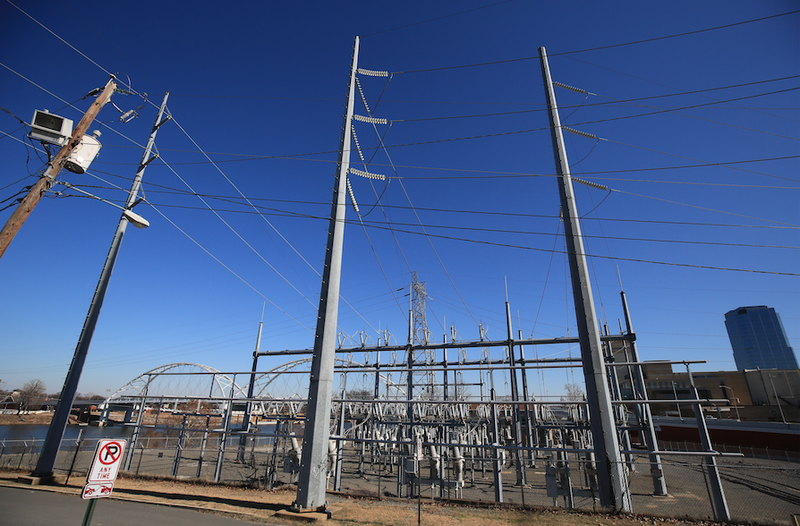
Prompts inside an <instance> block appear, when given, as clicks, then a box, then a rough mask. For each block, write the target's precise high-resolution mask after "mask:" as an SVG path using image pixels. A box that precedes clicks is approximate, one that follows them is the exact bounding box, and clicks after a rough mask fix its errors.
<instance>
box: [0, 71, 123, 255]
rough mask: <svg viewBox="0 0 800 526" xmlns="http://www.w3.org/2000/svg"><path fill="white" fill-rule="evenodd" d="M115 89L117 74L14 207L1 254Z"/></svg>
mask: <svg viewBox="0 0 800 526" xmlns="http://www.w3.org/2000/svg"><path fill="white" fill-rule="evenodd" d="M115 89H117V83H116V81H115V80H114V77H112V78H111V80H109V81H108V83H107V84H106V86H105V88H104V89H103V91H102V92H101V93H100V95H98V96H97V98H96V99H95V100H94V102H93V103H92V105H91V106H89V109H88V110H86V113H85V114H84V115H83V117H82V118H81V120H80V121H79V122H78V125H77V126H76V127H75V129H74V130H73V131H72V137H70V140H69V142H67V144H65V145H64V146H62V147H61V149H60V150H59V151H58V153H57V154H56V156H55V158H53V161H52V162H51V163H50V166H49V167H48V169H47V171H46V172H45V174H44V175H43V176H42V177H40V178H39V180H38V181H36V183H35V184H34V185H33V186H32V187H31V189H30V190H29V191H28V194H27V195H26V196H25V197H24V198H23V199H22V201H21V202H20V204H19V206H18V207H17V209H16V210H14V213H13V214H11V217H9V218H8V221H6V224H5V226H4V227H3V229H2V230H0V257H3V254H5V252H6V249H7V248H8V245H10V244H11V242H12V241H13V240H14V237H15V236H16V235H17V232H19V229H20V228H22V225H23V224H24V223H25V221H27V220H28V217H29V216H30V215H31V212H33V209H34V207H35V206H36V205H37V204H39V201H40V200H41V199H42V196H43V195H44V193H45V192H46V191H48V190H49V189H50V188H52V186H53V183H55V182H56V176H57V175H58V172H60V171H61V168H62V167H63V166H64V163H65V162H66V161H67V159H68V158H69V156H70V155H71V154H72V152H73V151H74V150H75V148H76V147H77V146H78V145H79V144H80V142H81V139H83V135H84V134H85V133H86V131H87V130H88V129H89V126H91V124H92V122H93V121H94V118H95V117H97V114H98V113H100V110H101V109H103V106H105V104H106V102H108V101H109V99H110V98H111V95H112V94H113V93H114V90H115Z"/></svg>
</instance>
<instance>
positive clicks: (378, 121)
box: [353, 113, 389, 124]
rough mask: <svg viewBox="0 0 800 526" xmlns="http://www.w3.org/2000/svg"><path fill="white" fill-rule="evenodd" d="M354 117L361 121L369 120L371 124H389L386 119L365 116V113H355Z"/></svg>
mask: <svg viewBox="0 0 800 526" xmlns="http://www.w3.org/2000/svg"><path fill="white" fill-rule="evenodd" d="M353 119H354V120H357V121H359V122H368V123H370V124H389V121H388V120H386V119H379V118H377V117H364V116H363V115H358V114H356V113H354V114H353Z"/></svg>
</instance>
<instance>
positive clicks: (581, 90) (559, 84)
mask: <svg viewBox="0 0 800 526" xmlns="http://www.w3.org/2000/svg"><path fill="white" fill-rule="evenodd" d="M553 84H554V85H556V86H558V87H559V88H564V89H568V90H570V91H575V92H578V93H586V90H585V89H581V88H576V87H574V86H570V85H568V84H562V83H560V82H556V81H555V80H554V81H553Z"/></svg>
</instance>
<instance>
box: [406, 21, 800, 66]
mask: <svg viewBox="0 0 800 526" xmlns="http://www.w3.org/2000/svg"><path fill="white" fill-rule="evenodd" d="M796 13H800V10H795V11H788V12H786V13H780V14H777V15H770V16H765V17H761V18H754V19H751V20H743V21H741V22H733V23H731V24H725V25H721V26H714V27H708V28H704V29H696V30H693V31H686V32H683V33H675V34H672V35H664V36H660V37H652V38H646V39H642V40H633V41H630V42H622V43H619V44H609V45H605V46H597V47H592V48H585V49H576V50H573V51H562V52H560V53H548V56H550V57H556V56H560V55H574V54H576V53H586V52H588V51H598V50H602V49H612V48H617V47H624V46H632V45H637V44H644V43H647V42H655V41H658V40H667V39H671V38H678V37H684V36H689V35H696V34H698V33H706V32H709V31H717V30H719V29H727V28H730V27H735V26H740V25H744V24H751V23H754V22H762V21H764V20H770V19H772V18H779V17H782V16H789V15H793V14H796ZM538 59H539V55H534V56H527V57H519V58H510V59H505V60H494V61H489V62H478V63H473V64H460V65H457V66H441V67H438V68H428V69H415V70H406V71H396V72H393V73H392V74H393V75H399V74H401V73H429V72H433V71H445V70H450V69H462V68H473V67H479V66H491V65H495V64H509V63H512V62H521V61H525V60H538Z"/></svg>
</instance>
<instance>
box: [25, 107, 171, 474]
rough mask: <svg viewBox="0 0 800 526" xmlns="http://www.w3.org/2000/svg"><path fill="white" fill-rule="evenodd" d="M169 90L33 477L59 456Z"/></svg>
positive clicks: (49, 467)
mask: <svg viewBox="0 0 800 526" xmlns="http://www.w3.org/2000/svg"><path fill="white" fill-rule="evenodd" d="M168 97H169V93H166V94H165V95H164V101H163V102H162V103H161V108H160V109H159V110H158V116H157V117H156V120H155V124H154V125H153V130H152V131H151V132H150V138H149V139H148V141H147V146H146V147H145V150H144V155H143V156H142V161H141V163H140V164H139V169H138V170H137V172H136V176H135V177H134V178H133V185H132V186H131V191H130V193H129V194H128V200H127V202H126V203H125V210H124V211H123V214H122V216H121V217H120V219H119V224H118V225H117V231H116V233H115V234H114V239H113V240H112V241H111V249H110V250H109V251H108V256H106V262H105V265H103V272H102V273H101V274H100V280H99V281H98V283H97V288H96V289H95V291H94V297H93V298H92V304H91V305H90V306H89V312H88V313H87V314H86V321H84V323H83V330H81V335H80V337H79V338H78V346H77V347H76V348H75V354H74V356H73V357H72V364H71V365H70V367H69V372H67V377H66V379H65V380H64V387H63V388H62V389H61V396H60V398H59V400H58V404H57V405H56V410H55V413H54V414H53V420H51V422H50V427H49V428H48V429H47V435H46V437H45V439H44V445H43V446H42V453H41V454H40V455H39V461H38V462H37V464H36V470H35V471H34V472H33V473H32V476H33V477H41V478H45V479H47V478H52V476H53V466H55V463H56V457H57V456H58V448H59V446H60V445H61V439H62V438H63V437H64V431H65V429H66V427H67V421H68V420H69V412H70V410H71V409H72V404H73V402H74V401H75V395H76V394H77V391H78V382H80V379H81V373H82V372H83V364H84V363H85V362H86V355H87V353H88V352H89V345H91V343H92V336H94V328H95V326H96V325H97V319H98V317H99V316H100V309H101V308H102V307H103V300H104V299H105V296H106V289H108V282H109V280H110V279H111V272H112V271H113V270H114V264H115V263H116V261H117V254H118V253H119V248H120V245H121V244H122V238H123V236H124V235H125V229H126V228H127V227H128V218H127V217H126V215H125V212H127V211H128V210H130V209H131V208H132V207H133V205H134V203H135V201H136V195H137V194H138V192H139V187H140V186H141V184H142V177H143V176H144V170H145V168H146V167H147V165H148V164H150V162H151V161H152V160H153V159H155V156H154V157H151V156H150V154H151V152H152V150H153V144H154V143H155V141H156V133H157V132H158V129H159V128H160V127H161V125H162V124H164V123H165V122H166V121H167V120H168V118H167V119H163V120H162V117H163V115H164V109H165V108H166V107H167V98H168Z"/></svg>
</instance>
